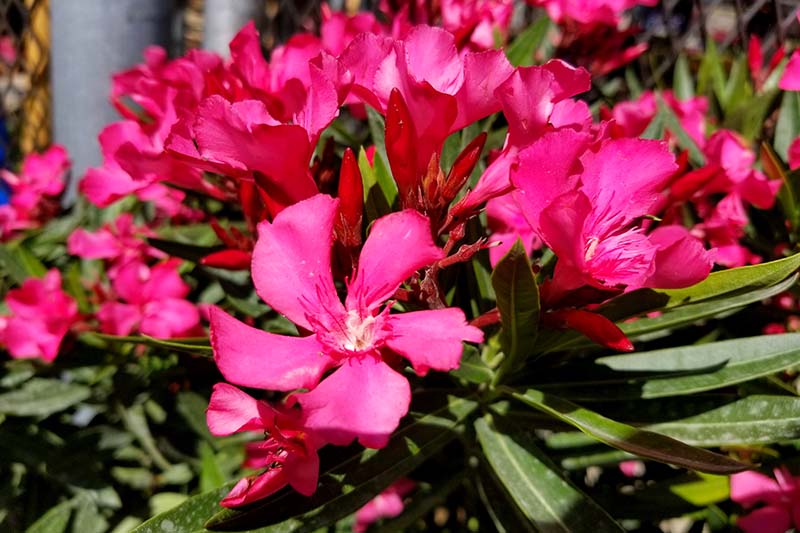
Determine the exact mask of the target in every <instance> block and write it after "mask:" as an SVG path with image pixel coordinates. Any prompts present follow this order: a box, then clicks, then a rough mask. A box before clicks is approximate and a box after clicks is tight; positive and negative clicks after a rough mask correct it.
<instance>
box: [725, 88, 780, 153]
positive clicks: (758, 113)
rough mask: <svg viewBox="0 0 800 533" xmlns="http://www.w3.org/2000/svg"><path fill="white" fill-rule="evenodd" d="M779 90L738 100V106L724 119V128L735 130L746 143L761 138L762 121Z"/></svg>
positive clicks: (771, 90)
mask: <svg viewBox="0 0 800 533" xmlns="http://www.w3.org/2000/svg"><path fill="white" fill-rule="evenodd" d="M779 94H780V90H778V89H770V90H768V91H764V92H761V93H759V94H758V95H756V96H747V97H745V98H742V99H741V100H739V103H738V105H737V106H736V107H735V108H733V109H732V110H731V111H730V112H729V114H728V116H727V117H725V123H724V126H725V127H726V128H730V129H733V130H736V131H737V132H739V133H740V134H741V136H742V137H744V138H745V139H746V140H748V141H751V142H752V141H753V140H755V139H756V138H758V137H760V136H761V132H762V130H763V129H764V120H765V119H766V118H767V115H768V114H769V112H770V111H771V110H772V108H773V104H774V103H775V99H776V98H778V95H779Z"/></svg>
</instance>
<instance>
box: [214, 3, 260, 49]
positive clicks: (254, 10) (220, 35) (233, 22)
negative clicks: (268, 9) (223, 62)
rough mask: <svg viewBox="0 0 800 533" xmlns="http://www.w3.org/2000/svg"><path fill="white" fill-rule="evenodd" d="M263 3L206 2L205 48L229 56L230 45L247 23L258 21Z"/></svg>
mask: <svg viewBox="0 0 800 533" xmlns="http://www.w3.org/2000/svg"><path fill="white" fill-rule="evenodd" d="M260 7H263V1H261V2H259V1H258V0H205V9H204V14H205V28H204V31H203V48H205V49H206V50H211V51H212V52H216V53H218V54H220V55H222V56H227V55H228V43H229V42H230V41H231V39H233V37H234V36H235V35H236V33H237V32H238V31H239V30H240V29H241V27H242V26H244V25H245V24H246V23H247V21H249V20H251V19H257V18H258V17H259V15H260V13H259V8H260Z"/></svg>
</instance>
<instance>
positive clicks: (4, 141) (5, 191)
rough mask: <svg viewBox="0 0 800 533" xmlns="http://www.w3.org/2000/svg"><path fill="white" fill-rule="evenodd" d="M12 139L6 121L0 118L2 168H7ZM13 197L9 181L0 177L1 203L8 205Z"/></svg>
mask: <svg viewBox="0 0 800 533" xmlns="http://www.w3.org/2000/svg"><path fill="white" fill-rule="evenodd" d="M10 142H11V139H9V138H8V131H7V130H6V121H5V120H4V119H2V118H0V168H6V154H7V153H8V145H9V143H10ZM10 197H11V188H10V187H9V186H8V183H6V182H5V181H3V179H2V178H0V205H6V204H7V203H8V200H9V198H10Z"/></svg>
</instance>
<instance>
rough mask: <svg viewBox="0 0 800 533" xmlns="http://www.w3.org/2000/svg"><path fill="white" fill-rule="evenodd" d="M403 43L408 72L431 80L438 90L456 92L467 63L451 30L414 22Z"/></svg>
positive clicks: (413, 75)
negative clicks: (460, 55)
mask: <svg viewBox="0 0 800 533" xmlns="http://www.w3.org/2000/svg"><path fill="white" fill-rule="evenodd" d="M403 44H404V48H405V54H406V56H405V61H406V64H407V65H408V74H409V76H411V77H412V78H413V79H414V80H415V81H417V82H422V81H426V82H428V83H430V85H431V87H433V89H434V90H436V91H437V92H440V93H445V94H449V95H454V94H456V92H457V91H458V90H459V89H460V88H461V85H462V84H463V83H464V64H463V63H462V61H461V58H460V57H459V56H458V51H457V50H456V46H455V40H454V38H453V34H452V33H450V32H449V31H446V30H443V29H442V28H436V27H433V26H423V25H420V26H415V27H414V28H413V29H412V30H411V31H410V32H408V35H406V37H405V39H403Z"/></svg>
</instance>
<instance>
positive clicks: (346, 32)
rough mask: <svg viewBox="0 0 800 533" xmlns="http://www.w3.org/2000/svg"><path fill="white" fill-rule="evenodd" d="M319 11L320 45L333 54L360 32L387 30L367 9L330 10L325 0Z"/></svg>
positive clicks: (380, 33) (342, 49)
mask: <svg viewBox="0 0 800 533" xmlns="http://www.w3.org/2000/svg"><path fill="white" fill-rule="evenodd" d="M320 11H321V15H322V22H321V23H320V26H319V35H320V39H321V41H322V47H323V48H324V49H325V50H326V51H327V52H328V53H329V54H332V55H334V56H338V55H339V54H341V53H342V52H343V51H344V49H345V48H347V46H348V45H349V44H350V43H351V42H353V39H355V38H356V36H358V35H359V34H360V33H375V34H377V35H385V34H387V33H388V31H389V30H388V28H385V27H384V26H383V25H382V24H381V23H380V22H378V19H376V18H375V15H373V14H372V13H370V12H368V11H361V12H358V13H356V14H354V15H348V14H347V13H344V12H342V11H334V10H332V9H331V7H330V6H329V5H328V3H327V2H323V3H322V5H321V7H320Z"/></svg>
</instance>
